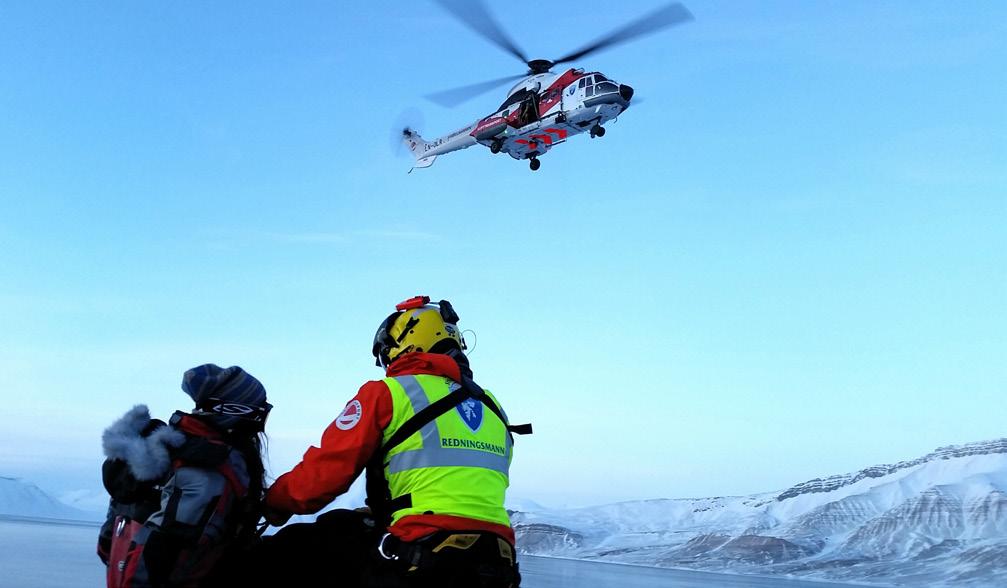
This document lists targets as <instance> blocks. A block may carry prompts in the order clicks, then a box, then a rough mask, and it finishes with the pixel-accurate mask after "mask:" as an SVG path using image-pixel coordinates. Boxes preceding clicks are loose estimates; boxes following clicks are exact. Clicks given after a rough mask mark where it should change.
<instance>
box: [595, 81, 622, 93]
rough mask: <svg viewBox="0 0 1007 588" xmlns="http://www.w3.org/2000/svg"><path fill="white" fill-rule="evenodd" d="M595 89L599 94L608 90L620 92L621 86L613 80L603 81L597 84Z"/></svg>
mask: <svg viewBox="0 0 1007 588" xmlns="http://www.w3.org/2000/svg"><path fill="white" fill-rule="evenodd" d="M594 91H595V93H597V94H605V93H607V92H618V91H619V86H616V85H615V84H613V83H612V82H602V83H600V84H596V85H595V87H594Z"/></svg>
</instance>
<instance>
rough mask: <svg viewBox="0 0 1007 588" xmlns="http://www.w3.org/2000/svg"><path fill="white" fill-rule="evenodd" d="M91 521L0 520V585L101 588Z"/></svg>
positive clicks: (564, 571)
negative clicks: (74, 522)
mask: <svg viewBox="0 0 1007 588" xmlns="http://www.w3.org/2000/svg"><path fill="white" fill-rule="evenodd" d="M97 534H98V527H97V525H88V524H67V523H56V522H51V521H44V520H42V519H37V520H34V521H28V520H25V521H11V520H5V519H0V586H2V587H3V588H91V587H96V586H104V585H105V584H104V583H105V568H104V567H103V566H102V565H101V562H100V561H98V557H97V556H96V555H95V553H94V544H95V538H96V537H97ZM521 565H522V569H523V572H524V577H525V581H524V582H522V586H523V587H524V588H611V587H613V586H623V587H626V588H658V587H661V588H665V587H667V586H675V587H676V588H721V587H728V588H735V587H737V588H741V587H752V588H770V587H779V588H827V587H828V586H829V585H827V584H819V583H813V582H799V581H789V580H781V579H776V578H754V577H751V576H728V575H723V574H710V573H704V572H684V571H677V570H663V569H657V568H643V567H635V566H623V565H614V564H599V563H593V562H583V561H575V560H562V559H551V558H542V557H525V558H524V559H523V560H522V564H521Z"/></svg>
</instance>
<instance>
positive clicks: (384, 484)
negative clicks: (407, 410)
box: [366, 376, 532, 524]
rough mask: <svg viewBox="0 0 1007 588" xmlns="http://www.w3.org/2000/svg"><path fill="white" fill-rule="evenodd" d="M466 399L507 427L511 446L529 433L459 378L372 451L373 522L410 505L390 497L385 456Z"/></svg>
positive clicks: (468, 380)
mask: <svg viewBox="0 0 1007 588" xmlns="http://www.w3.org/2000/svg"><path fill="white" fill-rule="evenodd" d="M468 398H478V399H479V401H481V402H482V403H483V404H485V405H486V407H487V408H489V409H490V411H491V412H492V413H493V414H495V415H496V416H497V418H499V419H500V420H501V421H503V424H504V425H505V426H506V427H507V434H508V435H511V443H513V442H514V438H513V435H515V434H516V435H529V434H531V432H532V430H531V425H530V424H528V425H516V426H512V425H511V424H510V423H508V422H507V418H506V417H505V416H504V414H503V411H502V410H500V407H499V406H497V404H496V402H493V399H492V398H490V397H489V395H488V394H486V392H485V391H484V390H483V389H482V388H481V387H480V386H479V384H476V383H475V382H474V381H473V380H472V378H469V377H465V376H462V382H461V387H460V388H458V389H457V390H455V391H453V392H451V393H449V394H448V395H447V396H445V397H443V398H441V399H439V400H435V401H434V402H432V403H430V404H429V405H427V406H426V407H425V408H423V409H422V410H420V411H419V412H418V413H416V414H414V415H413V416H412V417H410V418H409V420H407V421H406V422H404V423H402V426H401V427H399V428H398V430H397V431H395V432H394V433H392V436H391V437H390V438H389V439H388V442H387V443H385V444H384V445H382V446H381V447H379V448H378V450H377V451H375V452H374V455H372V456H371V459H370V460H368V462H367V467H366V471H367V505H368V506H369V507H370V508H371V511H372V512H373V513H374V516H375V517H376V518H377V520H379V521H383V522H382V524H388V523H390V521H391V517H392V514H393V513H394V512H395V511H397V510H401V509H403V508H410V507H411V506H412V494H405V495H402V496H399V497H396V498H392V495H391V492H390V490H389V487H388V480H386V479H385V476H384V467H385V457H387V456H388V452H389V451H391V450H392V449H395V448H396V447H398V446H399V444H401V443H402V442H403V441H405V440H406V439H408V438H409V437H411V436H413V435H414V434H416V433H417V432H418V431H419V430H420V429H422V428H423V427H425V426H427V425H428V424H429V423H431V422H433V421H434V419H436V418H437V417H439V416H441V415H442V414H444V413H446V412H447V411H449V410H451V409H452V408H454V407H456V406H458V405H459V404H461V403H462V402H463V401H464V400H466V399H468Z"/></svg>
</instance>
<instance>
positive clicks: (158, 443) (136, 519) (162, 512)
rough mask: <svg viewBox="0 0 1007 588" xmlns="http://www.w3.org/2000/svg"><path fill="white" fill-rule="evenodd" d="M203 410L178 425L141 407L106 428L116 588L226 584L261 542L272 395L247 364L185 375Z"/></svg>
mask: <svg viewBox="0 0 1007 588" xmlns="http://www.w3.org/2000/svg"><path fill="white" fill-rule="evenodd" d="M182 390H183V391H184V392H185V393H186V394H187V395H188V396H189V397H190V398H191V399H192V401H193V403H194V404H195V407H194V408H193V409H192V410H191V411H190V412H184V411H176V412H175V413H174V414H173V415H172V416H171V418H170V419H169V421H168V423H164V422H162V421H158V420H156V419H152V418H151V416H150V411H149V410H148V408H147V407H146V406H144V405H137V406H135V407H133V408H132V409H131V410H130V411H128V412H127V413H126V414H125V415H124V416H123V417H122V418H120V419H119V420H118V421H116V422H115V423H114V424H113V425H112V426H110V427H109V428H108V429H106V430H105V433H104V434H103V436H102V445H103V448H104V451H105V456H106V458H107V459H106V460H105V463H104V464H103V466H102V478H103V481H104V483H105V488H106V489H107V490H108V492H109V495H110V497H111V500H110V502H109V513H108V517H107V520H106V522H105V524H104V525H103V526H102V529H101V532H100V533H99V539H98V556H99V557H100V558H101V559H102V561H103V562H104V563H105V564H106V565H107V566H108V572H107V574H106V581H107V585H108V587H109V588H112V587H121V586H131V587H133V588H145V587H148V586H149V587H153V586H191V587H199V586H210V585H226V584H228V581H227V578H228V575H229V568H230V567H231V565H232V562H234V561H240V559H241V558H240V552H241V551H242V550H243V548H244V547H247V546H249V545H251V543H252V542H253V539H254V538H255V536H256V525H257V523H258V520H259V511H260V507H259V505H260V503H261V500H262V496H263V493H264V477H265V468H264V466H263V456H262V437H261V436H262V434H263V431H264V428H265V422H266V417H267V416H268V415H269V411H270V409H271V408H272V406H271V405H270V404H269V403H268V402H267V401H266V389H265V387H264V386H263V385H262V383H261V382H260V381H259V380H258V379H256V378H255V377H254V376H252V375H251V374H249V373H248V372H246V371H245V370H243V369H242V368H240V367H238V366H231V367H228V368H222V367H220V366H217V365H215V364H212V363H208V364H203V365H199V366H196V367H194V368H192V369H190V370H188V371H186V372H185V374H184V375H183V377H182Z"/></svg>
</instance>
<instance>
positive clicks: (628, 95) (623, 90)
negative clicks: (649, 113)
mask: <svg viewBox="0 0 1007 588" xmlns="http://www.w3.org/2000/svg"><path fill="white" fill-rule="evenodd" d="M619 95H620V96H622V99H623V100H625V101H626V102H629V101H630V100H632V98H633V88H632V87H630V86H627V85H626V84H619Z"/></svg>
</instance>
